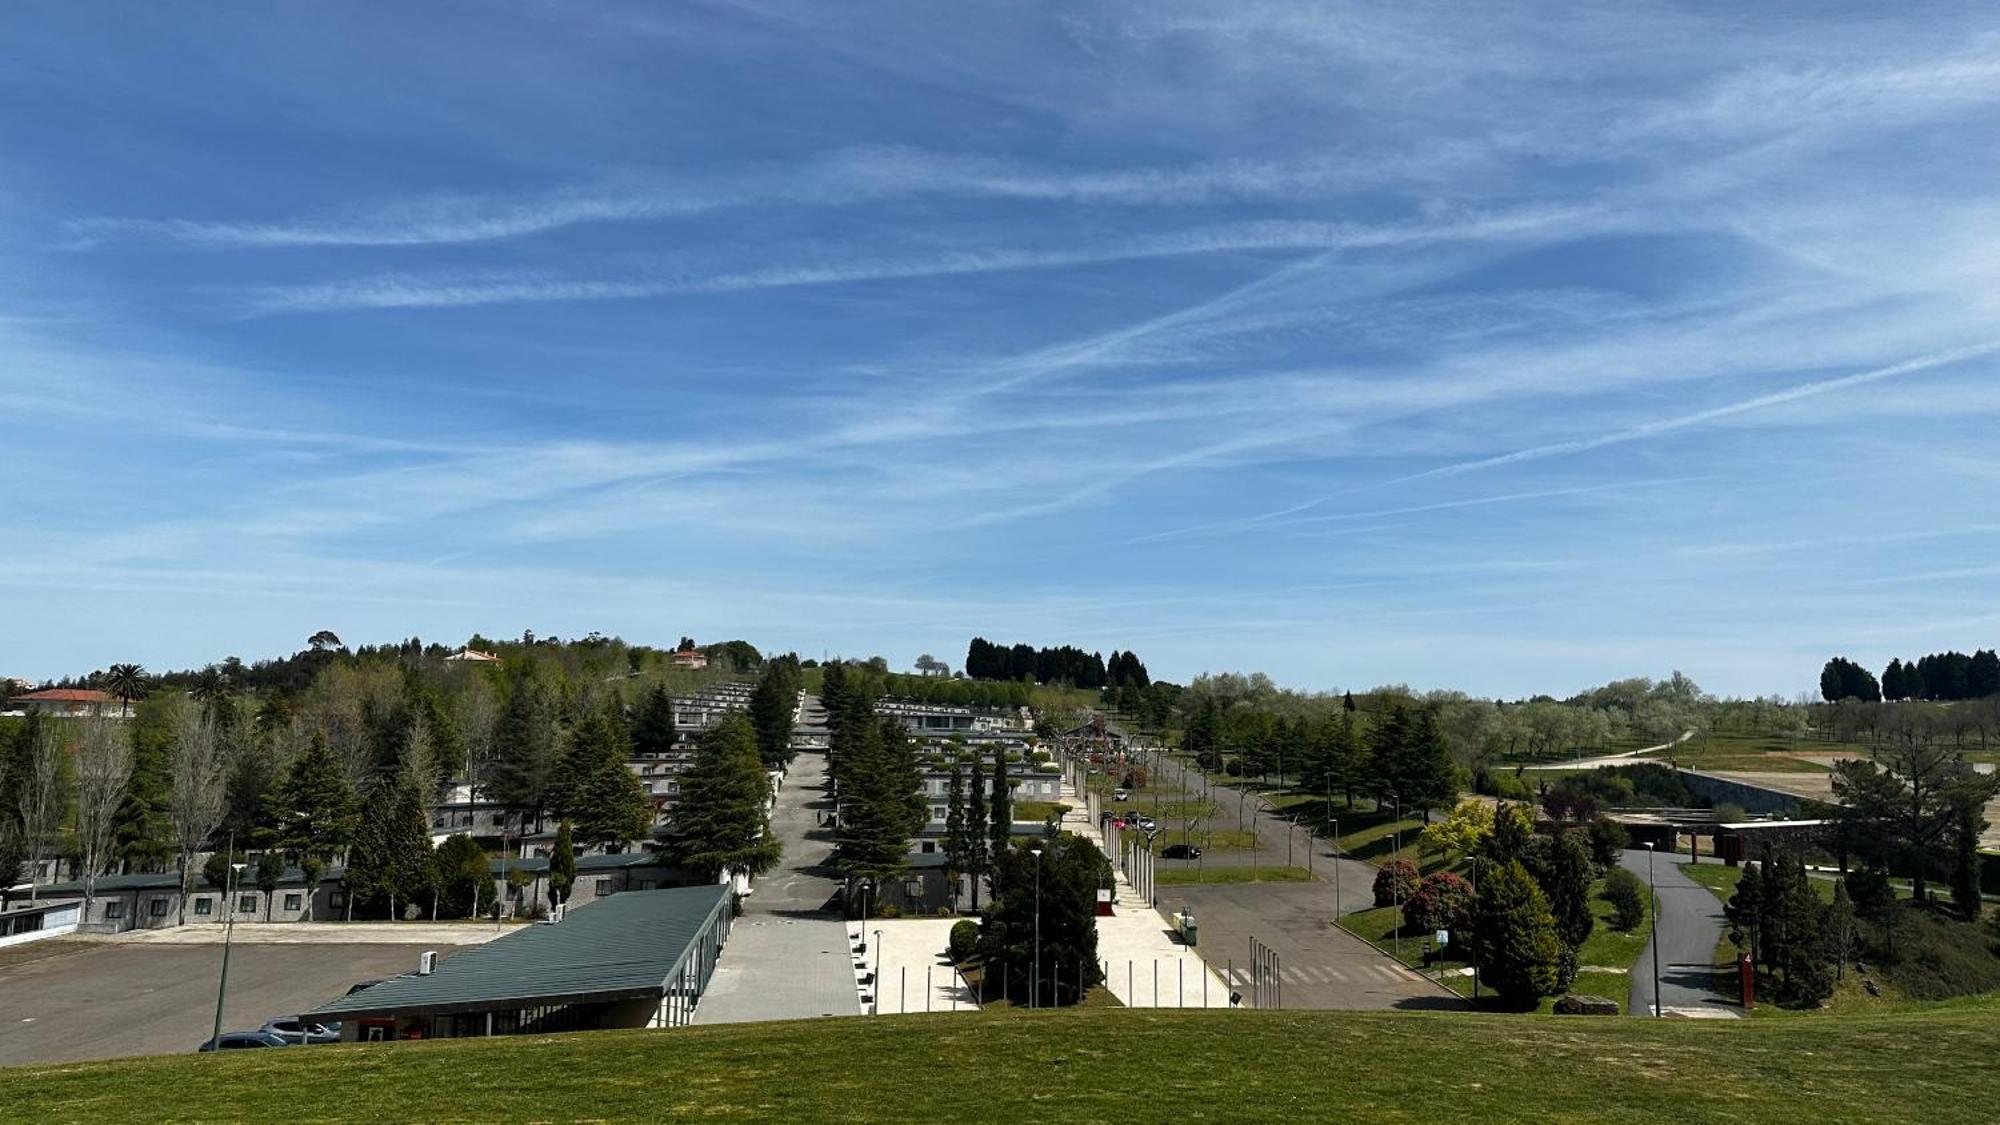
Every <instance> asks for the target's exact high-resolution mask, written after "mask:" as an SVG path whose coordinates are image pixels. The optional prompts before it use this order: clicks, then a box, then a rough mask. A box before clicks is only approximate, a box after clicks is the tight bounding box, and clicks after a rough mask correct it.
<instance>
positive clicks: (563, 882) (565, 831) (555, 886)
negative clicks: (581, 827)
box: [549, 820, 576, 902]
mask: <svg viewBox="0 0 2000 1125" xmlns="http://www.w3.org/2000/svg"><path fill="white" fill-rule="evenodd" d="M575 882H576V838H575V836H574V835H573V834H572V833H571V832H570V827H569V821H567V820H564V821H561V822H559V823H558V824H557V825H556V843H555V847H554V848H553V849H551V850H550V851H549V893H550V894H551V895H553V896H555V900H556V901H557V902H568V901H569V889H570V886H571V885H572V884H574V883H575Z"/></svg>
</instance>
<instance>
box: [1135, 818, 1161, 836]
mask: <svg viewBox="0 0 2000 1125" xmlns="http://www.w3.org/2000/svg"><path fill="white" fill-rule="evenodd" d="M1159 827H1160V826H1159V824H1158V823H1157V822H1156V821H1154V820H1153V818H1152V817H1150V816H1142V817H1140V818H1139V830H1140V831H1141V832H1157V831H1158V830H1159Z"/></svg>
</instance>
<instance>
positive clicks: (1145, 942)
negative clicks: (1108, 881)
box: [1062, 781, 1229, 1008]
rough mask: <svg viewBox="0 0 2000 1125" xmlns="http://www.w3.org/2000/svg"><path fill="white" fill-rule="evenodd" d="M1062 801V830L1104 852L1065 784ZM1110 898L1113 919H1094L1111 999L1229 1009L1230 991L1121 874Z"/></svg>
mask: <svg viewBox="0 0 2000 1125" xmlns="http://www.w3.org/2000/svg"><path fill="white" fill-rule="evenodd" d="M1062 800H1063V802H1064V803H1066V804H1068V805H1069V806H1070V811H1069V812H1067V813H1065V814H1064V815H1063V824H1062V826H1063V828H1064V829H1065V830H1066V831H1070V832H1074V833H1076V834H1077V835H1079V836H1082V837H1084V838H1086V839H1088V840H1090V841H1091V842H1092V843H1095V844H1096V845H1097V846H1098V847H1099V848H1103V847H1104V836H1103V834H1102V832H1100V831H1099V829H1098V826H1097V825H1095V824H1093V823H1091V820H1090V817H1089V815H1088V814H1087V813H1085V812H1084V811H1083V810H1084V801H1083V799H1082V797H1080V796H1079V795H1078V794H1077V792H1076V790H1075V788H1074V787H1072V786H1071V785H1070V784H1069V783H1068V782H1067V781H1065V782H1064V783H1063V790H1062ZM1114 858H1115V857H1114ZM1114 897H1115V900H1116V904H1115V905H1114V906H1113V907H1112V913H1111V915H1110V916H1109V917H1104V916H1100V917H1099V918H1098V919H1097V959H1098V960H1099V961H1100V962H1102V963H1103V965H1104V976H1105V982H1106V984H1108V985H1109V986H1110V988H1111V994H1112V995H1114V996H1116V997H1118V999H1119V1001H1120V1002H1121V1003H1123V1004H1124V1005H1125V1006H1126V1007H1128V1008H1201V1007H1208V1008H1227V1007H1228V1006H1229V987H1228V985H1227V984H1225V983H1224V982H1223V979H1222V976H1221V974H1220V973H1218V972H1216V971H1215V970H1213V969H1211V968H1209V966H1208V964H1207V963H1206V962H1205V961H1203V960H1202V959H1201V957H1200V956H1199V955H1198V954H1197V953H1196V952H1195V951H1193V950H1191V949H1189V948H1188V947H1187V946H1185V945H1182V944H1181V942H1180V939H1179V938H1178V937H1176V936H1175V934H1174V930H1173V927H1172V926H1171V925H1170V924H1169V923H1168V921H1167V919H1166V918H1165V917H1163V916H1162V915H1161V914H1160V912H1159V911H1158V910H1155V909H1153V908H1152V907H1151V906H1150V905H1148V904H1147V903H1146V901H1145V899H1144V898H1143V897H1142V896H1141V895H1140V894H1139V892H1138V891H1137V890H1135V889H1133V887H1132V884H1131V883H1129V882H1127V881H1126V880H1125V876H1124V875H1123V874H1122V873H1121V874H1119V875H1118V876H1117V886H1116V888H1115V891H1114Z"/></svg>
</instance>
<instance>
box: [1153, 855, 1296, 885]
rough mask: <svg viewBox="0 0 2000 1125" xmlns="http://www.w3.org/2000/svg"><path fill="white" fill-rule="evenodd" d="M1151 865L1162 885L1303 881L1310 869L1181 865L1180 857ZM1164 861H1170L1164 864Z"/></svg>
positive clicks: (1156, 880)
mask: <svg viewBox="0 0 2000 1125" xmlns="http://www.w3.org/2000/svg"><path fill="white" fill-rule="evenodd" d="M1160 862H1161V864H1162V866H1160V867H1156V868H1154V869H1153V881H1154V882H1155V883H1158V884H1159V885H1160V886H1162V887H1169V886H1187V885H1189V884H1194V883H1203V884H1207V883H1305V882H1310V881H1311V879H1312V873H1311V872H1309V871H1307V870H1306V869H1305V868H1303V867H1285V866H1283V865H1279V866H1275V867H1206V866H1203V867H1183V866H1182V865H1181V861H1180V860H1175V859H1168V860H1161V861H1160ZM1166 864H1172V865H1173V866H1171V867H1168V866H1165V865H1166Z"/></svg>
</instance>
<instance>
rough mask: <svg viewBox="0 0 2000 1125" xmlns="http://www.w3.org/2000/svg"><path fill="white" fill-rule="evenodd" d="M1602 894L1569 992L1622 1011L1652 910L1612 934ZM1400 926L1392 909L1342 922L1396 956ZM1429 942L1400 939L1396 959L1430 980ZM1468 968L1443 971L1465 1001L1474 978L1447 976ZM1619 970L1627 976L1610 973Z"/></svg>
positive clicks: (1409, 936)
mask: <svg viewBox="0 0 2000 1125" xmlns="http://www.w3.org/2000/svg"><path fill="white" fill-rule="evenodd" d="M1603 889H1604V882H1603V880H1599V881H1598V882H1596V883H1595V884H1593V885H1592V886H1591V888H1590V894H1591V899H1590V910H1591V913H1592V914H1593V915H1595V916H1596V918H1597V925H1596V926H1594V927H1593V928H1592V929H1591V931H1590V936H1589V937H1588V938H1585V939H1584V942H1583V948H1581V949H1579V950H1577V964H1578V965H1579V966H1581V968H1582V971H1580V972H1578V973H1577V976H1576V980H1575V982H1574V983H1572V984H1571V985H1570V991H1571V992H1580V993H1586V994H1588V995H1592V996H1603V997H1606V998H1608V999H1611V1000H1616V1001H1618V1007H1619V1009H1620V1010H1621V1011H1622V1010H1623V1009H1624V1008H1625V1007H1626V1002H1627V1001H1628V1000H1629V999H1630V997H1631V995H1632V977H1631V973H1632V971H1633V966H1634V965H1635V964H1637V962H1638V960H1639V954H1641V953H1643V952H1644V951H1645V949H1646V939H1647V938H1648V936H1650V926H1651V914H1650V910H1651V907H1650V905H1649V906H1648V908H1647V909H1648V914H1647V915H1646V916H1644V917H1641V918H1640V919H1639V924H1638V925H1637V926H1634V927H1633V928H1632V929H1631V930H1630V931H1620V930H1614V929H1612V928H1611V916H1612V915H1613V914H1614V913H1615V911H1613V910H1612V908H1611V904H1610V903H1608V902H1605V901H1604V900H1603V899H1600V898H1598V897H1597V892H1599V891H1601V890H1603ZM1400 922H1401V916H1400V912H1399V911H1398V910H1397V909H1396V908H1395V907H1393V906H1384V907H1379V908H1377V909H1374V910H1364V911H1361V912H1359V913H1355V914H1348V915H1345V916H1343V917H1342V918H1341V920H1340V926H1341V928H1342V929H1344V930H1346V931H1348V932H1349V933H1352V934H1355V935H1357V936H1359V937H1361V938H1364V939H1366V940H1368V941H1371V942H1373V943H1375V944H1376V945H1378V946H1380V947H1381V948H1383V949H1384V950H1387V951H1389V953H1390V955H1391V956H1395V955H1396V948H1395V942H1394V940H1393V939H1394V937H1395V933H1396V928H1397V926H1398V924H1399V923H1400ZM1429 937H1430V935H1429V934H1426V933H1417V932H1415V931H1407V932H1405V933H1404V934H1403V937H1402V955H1401V956H1400V957H1399V958H1398V959H1399V960H1401V961H1402V962H1403V964H1405V965H1408V966H1409V967H1411V968H1413V969H1417V970H1419V971H1421V972H1424V973H1426V974H1427V975H1435V974H1436V972H1437V970H1438V968H1439V967H1440V966H1438V965H1436V964H1433V965H1429V966H1426V965H1425V964H1423V959H1424V941H1425V940H1426V939H1427V938H1429ZM1467 964H1468V962H1465V961H1461V960H1448V961H1446V962H1444V964H1443V966H1442V968H1443V969H1444V970H1445V972H1446V973H1447V974H1448V975H1446V976H1445V978H1444V983H1445V985H1446V986H1447V987H1449V988H1450V989H1452V991H1454V992H1457V993H1458V994H1460V995H1461V996H1470V995H1471V994H1472V978H1471V977H1470V976H1456V975H1449V974H1450V972H1451V970H1453V969H1458V968H1464V967H1465V966H1466V965H1467ZM1620 969H1623V970H1625V971H1624V972H1617V971H1607V970H1620ZM1593 970H1595V971H1593ZM1555 1001H1556V998H1555V997H1553V996H1551V997H1546V998H1544V999H1543V1001H1542V1003H1541V1009H1540V1010H1541V1011H1544V1012H1547V1011H1549V1010H1550V1009H1551V1008H1553V1007H1554V1005H1555Z"/></svg>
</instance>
